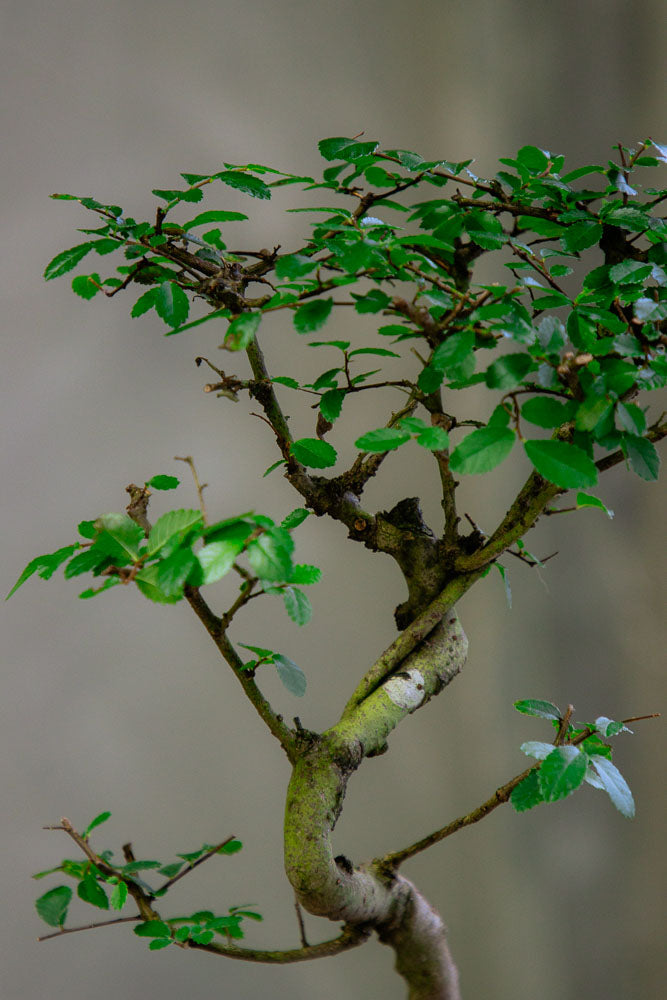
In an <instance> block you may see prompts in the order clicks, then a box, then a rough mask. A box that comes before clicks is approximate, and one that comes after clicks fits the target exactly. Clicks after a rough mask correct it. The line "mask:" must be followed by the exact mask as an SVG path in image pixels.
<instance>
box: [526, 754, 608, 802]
mask: <svg viewBox="0 0 667 1000" xmlns="http://www.w3.org/2000/svg"><path fill="white" fill-rule="evenodd" d="M595 759H596V762H597V759H598V758H597V757H596V758H595ZM587 766H588V757H587V755H586V754H584V753H582V752H581V750H579V749H577V747H572V746H564V747H555V748H552V750H551V753H550V754H549V756H548V757H546V758H545V759H544V761H543V762H542V766H541V768H540V788H541V790H542V795H543V796H544V801H545V802H557V801H558V799H564V798H565V797H566V796H568V795H571V794H572V792H574V791H575V790H576V789H577V788H579V786H580V785H581V783H582V782H583V780H584V777H585V775H586V768H587Z"/></svg>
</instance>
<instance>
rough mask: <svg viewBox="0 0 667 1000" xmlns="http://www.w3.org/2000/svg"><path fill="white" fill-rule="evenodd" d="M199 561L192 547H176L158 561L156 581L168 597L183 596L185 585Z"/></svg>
mask: <svg viewBox="0 0 667 1000" xmlns="http://www.w3.org/2000/svg"><path fill="white" fill-rule="evenodd" d="M196 562H197V558H196V556H195V553H194V552H193V551H192V549H189V548H182V549H176V551H175V552H172V553H171V555H168V556H166V557H165V558H162V559H161V560H160V562H159V563H158V571H157V577H156V583H157V586H158V589H159V590H161V591H162V593H163V594H166V596H167V597H176V598H179V597H182V596H183V587H184V586H185V583H186V581H187V579H188V577H189V576H190V573H191V571H192V569H193V567H194V566H195V564H196Z"/></svg>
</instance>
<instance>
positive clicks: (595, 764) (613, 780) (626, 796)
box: [590, 754, 635, 819]
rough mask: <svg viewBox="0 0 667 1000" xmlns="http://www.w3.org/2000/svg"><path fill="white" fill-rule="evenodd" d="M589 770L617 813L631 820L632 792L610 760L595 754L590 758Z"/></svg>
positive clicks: (633, 809) (632, 807) (633, 808)
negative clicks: (592, 772)
mask: <svg viewBox="0 0 667 1000" xmlns="http://www.w3.org/2000/svg"><path fill="white" fill-rule="evenodd" d="M590 768H591V770H593V771H595V775H596V777H597V779H598V780H599V782H600V786H601V787H602V789H603V790H604V791H605V792H606V793H607V795H608V796H609V798H610V799H611V801H612V802H613V803H614V805H615V806H616V808H617V809H618V811H619V812H620V813H622V814H623V816H626V817H627V818H628V819H632V817H633V816H634V815H635V802H634V799H633V797H632V792H631V791H630V788H629V787H628V784H627V782H626V780H625V778H624V777H623V775H622V774H621V772H620V771H619V770H618V768H617V767H616V766H615V765H614V764H612V762H611V761H610V760H607V759H606V758H605V757H600V756H598V755H597V754H596V756H595V757H592V758H591V760H590ZM591 783H592V782H591Z"/></svg>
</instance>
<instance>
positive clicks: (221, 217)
mask: <svg viewBox="0 0 667 1000" xmlns="http://www.w3.org/2000/svg"><path fill="white" fill-rule="evenodd" d="M247 218H248V216H247V215H244V214H243V212H223V211H220V210H218V209H213V210H212V211H210V212H201V213H200V214H199V215H196V216H195V217H194V219H191V220H190V222H184V223H183V229H185V230H186V231H188V230H190V229H194V228H195V226H204V225H206V224H207V223H209V222H241V221H242V220H243V219H247Z"/></svg>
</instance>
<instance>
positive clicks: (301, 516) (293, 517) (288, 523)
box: [280, 507, 310, 531]
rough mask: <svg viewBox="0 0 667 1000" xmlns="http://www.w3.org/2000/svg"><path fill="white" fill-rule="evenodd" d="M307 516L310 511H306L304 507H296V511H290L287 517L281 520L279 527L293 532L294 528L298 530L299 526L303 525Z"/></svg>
mask: <svg viewBox="0 0 667 1000" xmlns="http://www.w3.org/2000/svg"><path fill="white" fill-rule="evenodd" d="M309 515H310V511H309V510H306V508H305V507H297V508H296V510H293V511H290V513H289V514H288V515H287V517H284V518H283V519H282V521H281V522H280V527H281V528H285V529H286V530H287V531H293V530H294V528H298V526H299V525H300V524H303V522H304V521H305V520H306V518H307V517H308V516H309Z"/></svg>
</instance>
